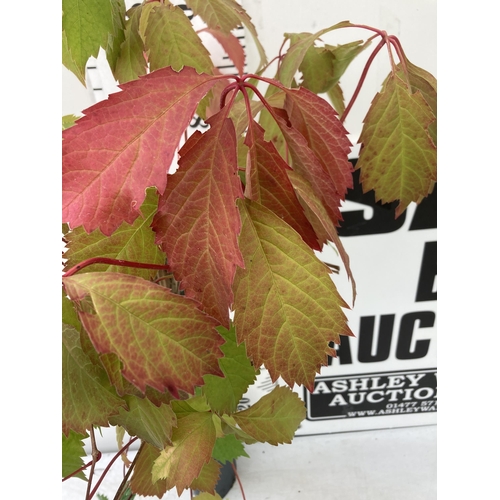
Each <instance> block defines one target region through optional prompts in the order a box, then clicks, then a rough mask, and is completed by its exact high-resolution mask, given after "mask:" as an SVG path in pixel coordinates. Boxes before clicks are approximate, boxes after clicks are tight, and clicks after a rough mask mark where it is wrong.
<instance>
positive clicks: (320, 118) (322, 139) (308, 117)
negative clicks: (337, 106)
mask: <svg viewBox="0 0 500 500" xmlns="http://www.w3.org/2000/svg"><path fill="white" fill-rule="evenodd" d="M284 91H285V93H286V99H285V109H286V111H287V112H288V117H289V119H290V122H291V124H292V126H293V127H294V128H296V129H297V130H298V131H299V132H300V133H301V134H302V135H303V136H304V138H305V139H306V141H307V145H308V146H309V148H310V149H311V150H312V151H313V152H314V153H315V154H316V156H317V158H318V160H319V161H320V163H321V164H322V165H323V168H324V169H325V170H326V171H327V172H328V173H329V174H330V177H331V178H332V180H333V182H334V184H335V188H336V189H337V192H338V193H339V195H340V198H341V199H342V200H344V199H345V195H346V193H347V190H348V189H352V187H353V180H352V172H353V166H352V164H351V163H350V162H349V160H348V159H347V156H348V154H349V153H350V152H351V147H352V144H351V141H349V139H348V137H347V130H346V129H345V128H344V126H343V125H342V123H341V122H340V120H339V119H338V113H337V112H336V111H335V110H334V109H333V108H332V106H331V105H330V104H329V103H328V102H327V101H325V100H324V99H323V98H321V97H319V96H318V95H316V94H315V93H314V92H311V91H310V90H307V89H305V88H303V87H301V88H299V89H284Z"/></svg>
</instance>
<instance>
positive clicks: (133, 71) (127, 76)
mask: <svg viewBox="0 0 500 500" xmlns="http://www.w3.org/2000/svg"><path fill="white" fill-rule="evenodd" d="M142 9H143V6H142V5H139V6H137V7H133V8H132V9H130V10H129V11H128V13H127V14H128V15H129V18H128V19H127V20H126V22H125V33H124V37H125V39H124V41H123V43H122V45H121V48H120V54H119V56H118V59H117V61H116V67H115V70H114V72H113V75H114V77H115V78H116V79H117V80H118V81H119V82H120V83H125V82H129V81H130V80H135V79H136V78H138V77H139V76H143V75H145V74H146V73H147V61H146V58H145V57H144V52H145V49H144V41H143V40H142V38H141V35H140V33H139V21H140V19H141V14H142Z"/></svg>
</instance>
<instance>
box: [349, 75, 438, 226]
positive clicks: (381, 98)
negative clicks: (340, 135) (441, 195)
mask: <svg viewBox="0 0 500 500" xmlns="http://www.w3.org/2000/svg"><path fill="white" fill-rule="evenodd" d="M434 120H435V115H434V113H433V112H432V109H431V108H430V106H429V104H428V103H427V102H426V100H425V99H424V97H423V96H422V94H421V93H420V92H415V93H412V92H411V91H410V90H409V89H408V84H407V83H406V82H405V80H404V75H403V73H402V72H401V71H398V72H397V73H396V74H391V75H390V76H389V78H388V79H387V80H386V82H385V84H384V86H383V88H382V91H381V92H380V93H379V94H377V96H376V97H375V99H374V100H373V102H372V105H371V107H370V110H369V111H368V114H367V115H366V118H365V120H364V126H363V130H362V132H361V135H360V138H359V142H360V143H361V150H360V155H359V160H358V162H357V164H356V169H360V170H361V175H360V181H361V183H362V186H363V191H364V192H367V191H369V190H371V189H373V190H374V191H375V200H376V201H381V202H382V203H391V202H393V201H396V200H399V205H398V206H397V208H396V217H398V216H399V215H401V214H402V213H403V212H404V211H405V209H406V207H407V206H408V205H409V204H410V203H411V202H412V201H413V202H416V203H418V202H420V200H421V199H422V198H424V197H425V196H427V195H428V194H429V193H430V192H431V191H432V189H433V187H434V184H435V182H436V180H437V150H436V146H435V145H434V143H433V140H432V138H431V135H430V133H429V126H430V125H431V124H432V123H433V122H434Z"/></svg>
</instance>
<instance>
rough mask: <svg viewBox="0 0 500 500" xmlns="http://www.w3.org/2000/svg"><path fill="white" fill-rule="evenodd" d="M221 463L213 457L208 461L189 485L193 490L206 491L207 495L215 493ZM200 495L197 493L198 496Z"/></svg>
mask: <svg viewBox="0 0 500 500" xmlns="http://www.w3.org/2000/svg"><path fill="white" fill-rule="evenodd" d="M220 468H221V465H220V464H219V463H218V462H216V461H215V460H214V459H213V458H212V459H210V461H209V462H208V463H206V464H205V465H204V466H203V467H202V469H201V471H200V474H199V476H198V477H197V478H196V479H195V480H194V481H193V482H192V483H191V484H190V485H189V487H190V488H191V489H192V490H199V491H203V492H206V494H207V495H211V494H212V493H213V494H215V486H216V485H217V481H218V480H219V478H220ZM199 496H200V495H196V497H197V498H198V497H199Z"/></svg>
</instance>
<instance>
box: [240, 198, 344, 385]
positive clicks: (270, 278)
mask: <svg viewBox="0 0 500 500" xmlns="http://www.w3.org/2000/svg"><path fill="white" fill-rule="evenodd" d="M240 208H241V214H242V221H243V226H242V230H241V235H240V247H241V249H242V253H243V255H244V258H245V269H238V270H237V272H236V277H235V282H234V294H235V306H234V309H235V318H234V321H235V325H236V335H237V337H238V340H239V341H243V340H244V341H245V343H246V346H247V352H248V355H249V356H250V357H251V358H252V360H253V363H254V365H255V366H260V365H262V364H263V365H264V366H265V367H266V368H267V369H268V370H269V373H270V375H271V378H272V380H273V381H275V380H276V379H277V378H278V377H279V376H281V377H282V378H283V380H285V382H286V383H287V384H289V385H290V386H292V385H293V384H294V383H297V384H303V385H305V386H306V387H308V388H312V384H313V383H314V378H315V375H316V373H317V372H319V369H320V367H321V365H325V364H326V363H327V354H330V355H334V354H333V353H334V351H333V349H332V348H330V347H329V345H328V344H329V342H335V343H336V344H339V343H340V335H352V334H351V332H350V329H349V327H348V326H347V321H346V317H345V314H344V312H343V311H342V308H344V307H347V305H346V304H345V302H344V301H343V300H342V298H341V297H340V295H339V294H338V292H337V290H336V288H335V285H334V283H333V281H332V280H331V278H330V271H329V269H328V268H327V266H325V265H324V264H323V263H322V262H321V261H320V260H319V259H317V257H316V256H315V255H314V252H313V251H312V250H311V249H310V248H309V247H308V246H307V245H306V244H305V243H304V241H303V240H302V239H301V238H300V236H299V235H298V234H297V233H296V232H295V231H294V230H293V229H292V228H291V227H290V226H289V225H288V224H286V223H284V222H283V221H282V220H281V219H280V218H279V217H278V216H276V215H275V214H273V213H272V212H270V211H269V210H267V209H266V208H265V207H263V206H262V205H259V204H257V203H255V202H251V201H247V203H246V204H245V205H244V204H243V203H241V204H240Z"/></svg>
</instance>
